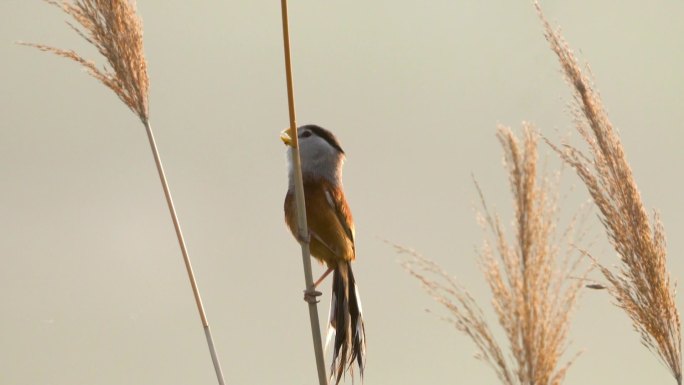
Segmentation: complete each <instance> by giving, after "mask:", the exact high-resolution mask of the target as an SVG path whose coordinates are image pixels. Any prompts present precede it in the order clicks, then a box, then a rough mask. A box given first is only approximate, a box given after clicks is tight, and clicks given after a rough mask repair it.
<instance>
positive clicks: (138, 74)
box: [22, 0, 225, 385]
mask: <svg viewBox="0 0 684 385" xmlns="http://www.w3.org/2000/svg"><path fill="white" fill-rule="evenodd" d="M45 1H46V2H47V3H50V4H52V5H54V6H56V7H59V8H60V9H62V10H63V11H64V12H65V13H66V14H68V15H70V16H71V17H72V18H73V19H74V20H75V21H76V23H78V24H79V25H80V27H81V28H82V29H79V28H78V27H76V26H75V25H74V24H71V23H69V22H67V24H69V26H70V27H71V28H72V29H73V30H74V31H76V32H77V33H78V34H79V35H80V36H81V37H83V38H84V39H85V40H86V41H88V42H89V43H90V44H92V45H93V46H95V47H96V48H97V49H98V51H99V52H100V53H101V54H102V56H104V57H105V58H106V59H107V62H108V63H109V67H107V66H103V68H102V69H99V68H98V67H97V66H96V65H95V64H94V63H93V62H91V61H89V60H86V59H84V58H83V57H81V56H80V55H78V54H77V53H76V52H74V51H71V50H64V49H59V48H54V47H51V46H47V45H42V44H27V43H22V44H24V45H28V46H32V47H36V48H38V49H40V50H42V51H46V52H52V53H54V54H56V55H59V56H62V57H66V58H68V59H71V60H73V61H75V62H77V63H79V64H81V65H82V66H83V67H85V68H86V70H87V71H88V72H89V73H90V74H91V75H92V76H93V77H95V78H96V79H97V80H99V81H100V82H102V84H104V85H106V86H107V87H109V88H110V89H111V90H112V91H114V92H115V93H116V94H117V96H119V98H120V99H121V100H122V101H123V102H124V103H125V104H126V105H127V106H128V107H129V108H130V109H131V110H132V111H133V112H135V113H136V114H137V115H138V117H139V118H140V120H141V121H142V123H143V125H144V126H145V130H146V132H147V138H148V141H149V143H150V149H151V150H152V155H153V156H154V161H155V164H156V166H157V172H158V174H159V179H160V182H161V184H162V189H163V190H164V196H165V198H166V203H167V206H168V208H169V213H170V214H171V220H172V222H173V226H174V229H175V231H176V238H177V240H178V245H179V247H180V250H181V253H182V255H183V262H184V263H185V268H186V271H187V274H188V278H189V280H190V285H191V287H192V291H193V295H194V297H195V303H196V305H197V311H198V312H199V316H200V319H201V321H202V326H203V328H204V334H205V337H206V340H207V345H208V348H209V352H210V354H211V359H212V363H213V365H214V370H215V372H216V378H217V380H218V383H219V384H220V385H223V384H224V383H225V382H224V379H223V373H222V370H221V365H220V363H219V360H218V355H217V353H216V349H215V347H214V340H213V337H212V335H211V329H210V328H209V321H208V320H207V316H206V313H205V312H204V306H203V305H202V299H201V297H200V293H199V288H198V287H197V282H196V280H195V274H194V272H193V269H192V265H191V263H190V256H189V254H188V250H187V247H186V245H185V240H184V238H183V233H182V231H181V226H180V221H179V220H178V215H177V214H176V208H175V206H174V204H173V199H172V198H171V190H170V188H169V185H168V182H167V179H166V175H165V173H164V167H163V166H162V162H161V157H160V156H159V150H158V148H157V144H156V142H155V139H154V134H153V132H152V126H151V124H150V119H149V113H148V112H149V110H148V102H147V98H148V89H149V79H148V76H147V61H146V60H145V53H144V51H143V31H142V22H141V21H140V18H139V17H138V15H137V14H136V10H135V2H134V1H129V0H72V1H67V0H61V1H57V0H45Z"/></svg>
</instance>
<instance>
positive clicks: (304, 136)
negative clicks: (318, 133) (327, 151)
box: [302, 131, 311, 138]
mask: <svg viewBox="0 0 684 385" xmlns="http://www.w3.org/2000/svg"><path fill="white" fill-rule="evenodd" d="M310 136H311V131H304V132H302V138H308V137H310Z"/></svg>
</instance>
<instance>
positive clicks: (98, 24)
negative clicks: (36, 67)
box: [22, 0, 149, 122]
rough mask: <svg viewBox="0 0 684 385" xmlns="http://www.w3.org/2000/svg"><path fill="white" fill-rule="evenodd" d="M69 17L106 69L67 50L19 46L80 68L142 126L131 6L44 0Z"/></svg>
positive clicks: (112, 0) (138, 31)
mask: <svg viewBox="0 0 684 385" xmlns="http://www.w3.org/2000/svg"><path fill="white" fill-rule="evenodd" d="M45 2H47V3H50V4H52V5H54V6H57V7H59V8H61V9H62V10H63V11H64V12H65V13H66V14H68V15H70V16H71V17H72V18H73V19H74V20H75V21H76V22H77V23H78V24H79V25H80V26H81V27H82V29H83V30H81V29H79V28H78V27H76V26H75V25H74V24H72V23H69V22H67V24H69V26H70V27H71V28H72V29H73V30H74V31H76V32H77V33H78V34H79V35H80V36H81V37H82V38H84V39H85V40H86V41H88V42H89V43H90V44H92V45H93V46H95V48H97V50H98V51H100V53H101V54H102V56H104V57H105V58H106V59H107V62H108V63H109V67H107V66H103V68H102V69H99V68H98V67H97V66H96V65H95V63H93V62H92V61H89V60H86V59H84V58H83V57H81V56H80V55H79V54H77V53H76V52H74V51H71V50H65V49H60V48H55V47H51V46H47V45H43V44H31V43H22V44H25V45H28V46H32V47H36V48H38V49H40V50H42V51H47V52H52V53H54V54H56V55H59V56H62V57H65V58H68V59H71V60H73V61H75V62H77V63H79V64H81V65H82V66H83V67H84V68H85V69H86V70H87V71H88V73H90V74H91V75H92V76H93V77H95V78H96V79H97V80H99V81H100V82H102V84H104V85H106V86H107V87H109V88H110V89H111V90H112V91H114V92H115V93H116V94H117V96H119V98H120V99H121V100H122V101H123V102H124V103H125V104H126V105H127V106H128V107H129V108H130V109H131V110H133V112H135V113H136V114H137V115H138V116H139V117H140V120H142V121H143V122H146V121H147V120H148V119H149V116H148V104H147V94H148V88H149V80H148V78H147V61H146V60H145V54H144V51H143V31H142V22H141V21H140V18H139V17H138V15H137V14H136V12H135V5H134V3H130V2H129V1H127V0H75V1H66V0H64V1H55V0H45Z"/></svg>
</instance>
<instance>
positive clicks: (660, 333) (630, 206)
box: [535, 3, 682, 384]
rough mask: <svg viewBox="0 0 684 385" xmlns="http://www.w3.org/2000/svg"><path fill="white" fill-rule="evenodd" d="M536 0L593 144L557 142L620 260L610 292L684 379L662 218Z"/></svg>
mask: <svg viewBox="0 0 684 385" xmlns="http://www.w3.org/2000/svg"><path fill="white" fill-rule="evenodd" d="M535 5H536V7H537V11H538V13H539V16H540V18H541V20H542V23H543V24H544V28H545V35H546V39H547V40H548V41H549V43H550V44H551V49H553V51H554V52H555V53H556V55H557V56H558V59H559V61H560V64H561V67H562V69H563V73H564V75H565V78H566V80H567V81H568V82H569V83H570V84H571V85H572V88H573V91H574V96H575V101H576V106H575V109H574V111H573V112H574V115H575V116H574V117H575V122H576V128H577V131H578V132H579V133H580V135H581V136H582V138H584V140H585V141H586V142H587V144H588V147H589V151H590V154H589V155H585V154H583V153H582V152H581V151H580V150H578V149H577V148H575V147H572V146H570V145H564V146H563V147H562V148H559V147H556V146H553V145H552V147H553V148H554V149H555V150H556V151H557V152H558V154H560V156H561V157H562V159H563V160H564V161H565V162H567V163H568V164H569V165H571V166H572V167H573V168H574V169H575V171H576V172H577V174H578V175H579V177H580V178H581V179H582V181H583V182H584V184H585V185H586V187H587V189H588V190H589V193H590V195H591V197H592V198H593V200H594V202H595V204H596V206H597V207H598V208H599V211H600V219H601V222H602V223H603V226H604V227H605V229H606V232H607V233H608V238H609V240H610V242H611V243H612V245H613V247H614V248H615V251H616V252H617V254H618V256H619V258H620V265H619V267H617V268H616V269H617V270H616V271H612V270H611V269H609V268H607V267H606V266H605V265H601V264H598V263H597V265H598V266H599V268H600V270H601V272H602V273H603V275H604V276H605V278H606V280H607V281H608V283H609V285H608V291H609V292H610V294H611V295H612V296H613V297H614V298H615V300H616V302H617V305H618V306H619V307H621V308H622V309H623V310H624V311H625V312H626V313H627V315H629V317H630V318H631V320H632V324H633V326H634V328H635V329H636V330H637V331H638V332H639V334H640V335H641V340H642V342H643V344H644V345H645V346H646V347H647V348H648V349H650V350H651V351H652V352H653V353H655V354H656V355H657V356H658V357H659V358H660V359H662V361H663V362H664V363H665V364H666V365H667V366H668V367H669V369H670V371H671V372H672V375H673V376H674V377H675V379H676V380H677V383H679V384H681V383H682V370H681V335H680V321H679V313H678V311H677V308H676V306H675V291H674V288H673V287H672V285H671V283H670V274H669V272H668V270H667V266H666V257H667V254H666V246H665V234H664V231H663V226H662V223H661V222H660V219H659V217H658V215H657V214H656V215H654V218H653V226H651V223H650V221H649V217H648V213H647V211H646V208H645V207H644V204H643V202H642V200H641V196H640V194H639V189H638V188H637V184H636V182H635V180H634V176H633V175H632V170H631V169H630V166H629V163H627V158H626V156H625V152H624V149H623V147H622V144H621V143H620V138H619V137H618V134H617V132H616V130H615V129H614V128H613V125H612V123H611V122H610V120H609V119H608V115H607V114H606V111H605V109H604V108H603V104H602V102H601V98H600V97H599V94H598V93H597V92H596V91H594V89H593V88H592V84H591V83H590V81H589V79H588V78H587V77H586V76H585V75H584V74H583V73H582V70H581V68H580V66H579V64H578V62H577V59H576V58H575V56H574V54H573V53H572V51H571V50H570V48H569V46H568V44H567V43H566V42H565V40H564V39H563V37H562V36H561V35H560V33H559V32H558V31H555V30H553V29H552V28H551V25H550V24H549V22H548V21H547V20H546V18H545V17H544V14H543V13H542V10H541V7H540V6H539V4H538V3H535Z"/></svg>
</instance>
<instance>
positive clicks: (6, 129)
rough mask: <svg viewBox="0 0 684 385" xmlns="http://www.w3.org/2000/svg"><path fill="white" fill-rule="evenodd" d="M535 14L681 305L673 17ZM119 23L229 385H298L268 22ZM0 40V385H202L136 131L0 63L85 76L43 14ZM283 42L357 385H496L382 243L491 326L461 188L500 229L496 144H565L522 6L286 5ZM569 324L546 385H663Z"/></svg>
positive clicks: (296, 270) (555, 76) (37, 7)
mask: <svg viewBox="0 0 684 385" xmlns="http://www.w3.org/2000/svg"><path fill="white" fill-rule="evenodd" d="M542 6H543V7H544V9H545V11H546V13H547V16H548V18H549V19H550V20H551V22H552V23H554V24H557V25H560V26H562V28H563V33H564V36H565V38H566V39H567V40H568V41H569V43H570V44H571V46H572V47H573V48H574V50H575V52H577V53H579V55H580V57H581V59H582V60H585V61H588V62H589V63H590V65H591V68H592V71H593V74H594V76H595V81H596V84H597V85H598V88H599V90H600V91H601V95H602V96H603V99H604V102H605V105H606V107H607V110H608V112H609V114H610V117H611V119H612V121H613V123H614V124H615V126H616V127H618V128H619V130H620V133H621V137H622V140H623V143H624V145H625V148H626V151H627V156H628V159H629V161H630V163H631V165H632V168H633V171H634V174H635V176H636V179H637V183H638V184H639V187H640V189H641V193H642V196H643V199H644V201H645V202H646V205H647V207H648V208H649V209H657V210H658V211H659V212H660V214H661V215H662V220H663V223H664V225H665V230H666V234H667V235H668V250H669V258H670V259H669V266H670V269H671V273H672V278H673V280H679V279H680V278H681V277H682V275H683V274H684V263H683V262H682V260H681V255H682V254H684V241H683V240H682V237H681V236H679V235H681V234H682V233H684V215H683V214H684V203H682V199H681V195H682V194H681V193H680V192H679V191H681V190H682V187H683V186H684V185H683V184H682V180H681V179H682V177H681V175H682V172H681V170H680V168H681V165H682V164H684V151H682V150H681V143H682V141H683V139H684V134H683V133H682V132H684V131H683V130H682V122H684V109H683V108H682V96H683V95H682V90H683V89H684V75H683V72H682V68H684V43H683V41H682V36H684V23H682V22H681V20H682V17H683V15H684V3H682V2H679V1H661V0H655V1H651V2H644V1H632V0H628V1H625V0H622V1H617V0H612V1H608V0H575V1H544V2H542ZM138 10H139V13H140V15H141V16H142V18H143V22H144V27H145V36H144V38H145V52H146V55H147V58H148V62H149V74H150V82H151V88H150V89H151V93H150V113H151V120H152V124H153V126H154V128H155V130H156V136H157V141H158V144H159V146H160V151H161V156H162V159H163V161H164V165H165V167H166V171H167V174H168V177H169V183H170V186H171V189H172V192H173V194H174V200H175V202H176V205H177V208H178V211H179V216H180V220H181V223H182V226H183V230H184V233H185V236H186V241H187V244H188V248H189V250H190V254H191V257H192V260H193V264H194V268H195V272H196V274H197V279H198V283H199V287H200V290H201V293H202V296H203V300H204V304H205V307H206V311H207V315H208V318H209V322H210V323H211V327H212V330H213V333H214V338H215V340H216V341H215V342H216V348H217V350H218V353H219V356H220V359H221V362H222V366H223V369H224V373H225V377H226V380H227V383H229V384H276V383H278V384H314V383H316V372H315V367H314V357H313V350H312V346H311V338H310V332H309V324H308V313H307V309H306V304H305V303H304V302H303V301H302V299H301V297H302V296H301V292H302V289H303V288H304V279H303V272H302V267H301V259H300V255H299V253H300V251H299V246H298V245H297V243H296V242H295V241H294V240H293V239H292V238H291V236H290V234H289V232H288V231H287V228H286V226H285V224H284V221H283V213H282V203H283V197H284V194H285V190H286V188H287V187H286V186H287V181H286V179H287V173H286V161H285V147H284V146H283V144H282V143H281V142H280V140H279V139H278V134H279V132H280V131H281V130H282V129H283V128H285V127H286V126H287V125H288V116H287V100H286V91H285V80H284V64H283V53H282V36H281V24H280V6H279V2H277V1H254V0H252V1H242V2H237V1H202V2H190V1H180V0H165V1H159V0H157V1H144V0H140V1H138ZM0 15H2V22H0V57H1V58H2V65H1V66H2V67H1V68H2V71H0V85H1V87H2V92H0V181H2V182H1V183H2V188H1V189H0V233H1V234H3V236H2V258H3V259H2V262H3V263H2V265H3V266H2V268H0V282H1V284H0V289H1V290H0V306H1V308H2V316H1V317H0V384H2V385H77V384H101V385H115V384H116V385H120V384H141V385H142V384H145V385H151V384H168V385H176V384H177V385H185V384H215V383H216V379H215V376H214V372H213V368H212V366H211V361H210V358H209V353H208V351H207V347H206V343H205V340H204V335H203V332H202V328H201V323H200V320H199V317H198V315H197V312H196V309H195V304H194V302H193V298H192V293H191V290H190V285H189V283H188V279H187V276H186V274H185V270H184V267H183V263H182V259H181V254H180V251H179V249H178V246H177V243H176V240H175V235H174V231H173V227H172V224H171V221H170V218H169V215H168V212H167V209H166V206H165V201H164V198H163V194H162V190H161V186H160V183H159V180H158V178H157V175H156V170H155V167H154V163H153V159H152V155H151V153H150V150H149V147H148V144H147V139H146V137H145V133H144V129H143V127H142V126H141V125H140V123H139V121H138V119H137V117H136V116H135V115H134V114H133V113H131V112H130V111H128V109H127V108H126V107H125V106H124V105H123V104H122V103H121V102H120V101H119V100H118V99H117V98H116V96H114V94H113V93H112V92H111V91H110V90H108V89H106V88H105V87H104V86H102V85H100V84H99V83H97V82H96V81H95V80H94V79H92V78H91V77H89V76H88V75H86V74H85V73H84V71H82V70H81V69H80V68H78V67H77V66H76V65H75V64H73V63H71V62H68V61H67V60H64V59H61V58H57V57H53V56H50V55H47V54H44V53H40V52H38V51H37V50H34V49H31V48H26V47H21V46H17V45H15V44H14V42H15V41H18V40H23V41H29V42H39V43H45V44H50V45H54V46H58V47H61V48H73V49H76V50H78V51H79V52H80V53H81V54H83V55H84V56H86V57H89V58H93V59H96V60H97V61H98V62H101V58H100V57H98V56H97V55H96V52H94V50H93V49H92V48H90V47H87V46H86V45H85V43H84V42H83V41H82V40H81V39H80V38H79V37H78V36H77V35H76V34H75V33H74V32H73V31H71V30H70V29H69V28H68V26H66V25H65V24H64V23H63V21H64V20H65V16H64V15H63V14H61V13H60V12H59V11H58V10H57V9H56V8H54V7H50V6H48V5H47V4H45V3H43V2H40V1H25V0H0ZM290 17H291V20H290V21H291V29H292V45H293V64H294V68H295V87H296V96H297V114H298V122H299V123H300V124H305V123H316V124H320V125H322V126H324V127H326V128H328V129H330V130H332V131H333V132H335V133H336V135H337V136H338V138H339V140H340V142H341V144H342V146H343V148H344V149H345V151H346V153H347V156H348V159H347V163H346V168H345V175H344V183H345V190H346V193H347V198H348V200H349V203H350V205H351V208H352V211H353V214H354V218H355V222H356V232H357V246H356V247H357V261H356V262H355V263H354V265H353V267H354V271H355V275H356V277H357V280H358V285H359V289H360V292H361V297H362V300H363V308H364V312H365V318H366V332H367V338H368V361H367V369H366V381H365V383H366V384H369V385H374V384H393V385H414V384H435V385H439V384H494V383H497V380H496V378H495V375H494V372H492V371H491V370H490V369H489V368H488V367H487V366H486V365H484V364H483V363H481V362H479V361H477V360H475V359H474V358H473V354H474V353H475V347H474V345H473V344H472V343H471V342H470V340H468V339H467V338H466V337H465V336H462V335H460V334H458V333H457V332H456V331H455V330H454V329H453V328H452V327H451V326H450V325H449V324H447V323H445V322H443V321H440V320H439V319H438V317H437V316H436V315H434V314H428V313H426V312H425V311H424V309H426V308H429V309H432V310H434V311H436V312H437V313H438V314H439V313H443V312H442V310H441V309H440V308H439V307H438V305H437V304H436V303H435V302H434V301H433V300H432V299H431V298H429V297H428V296H427V295H426V294H425V293H424V291H423V290H422V289H421V288H420V286H419V284H418V283H417V282H416V280H415V279H413V278H412V277H410V276H409V275H408V274H407V273H406V272H404V271H403V269H402V268H401V267H400V265H399V264H398V262H397V260H398V256H397V255H396V254H395V253H394V251H393V250H392V248H391V247H389V246H388V245H387V244H385V243H384V242H383V240H384V239H386V240H389V241H392V242H396V243H400V244H403V245H405V246H407V247H412V248H414V249H416V250H418V251H420V252H421V253H422V254H424V255H425V256H428V257H430V258H432V259H434V260H435V261H437V262H438V263H439V264H441V265H442V266H443V267H444V268H445V269H446V270H448V271H450V272H451V273H453V274H454V275H455V276H456V277H457V279H458V280H459V281H460V282H462V283H463V285H465V286H466V287H468V288H469V289H470V291H471V292H472V294H473V296H474V297H475V298H476V299H478V300H479V301H480V303H481V304H482V305H483V307H485V308H486V309H487V314H488V315H491V312H490V311H489V307H488V306H489V298H490V297H489V292H488V289H487V287H486V285H485V283H484V282H483V278H482V275H481V274H480V272H479V270H478V267H477V264H476V259H475V258H476V254H475V249H476V248H477V247H478V246H480V245H481V239H482V233H481V231H480V229H479V227H478V225H477V223H476V221H475V217H474V213H473V209H472V208H473V204H474V203H473V202H475V201H476V198H477V195H476V192H475V188H474V187H473V183H472V181H471V174H474V175H475V176H476V177H477V179H478V181H479V182H480V184H481V186H482V188H483V190H484V193H485V194H486V196H487V197H488V200H489V202H490V205H491V206H492V207H496V208H497V209H498V211H500V212H501V213H502V215H503V216H504V217H505V218H507V219H506V220H507V221H508V219H509V218H510V214H511V212H510V210H511V205H510V199H509V195H508V194H509V190H508V186H507V184H506V183H507V182H506V179H505V174H504V172H503V169H502V167H501V157H502V153H501V149H500V147H499V144H498V142H497V141H496V139H495V136H494V134H495V129H496V125H497V124H498V123H501V124H505V125H510V126H513V127H514V128H515V129H516V130H518V129H519V127H520V123H521V122H522V121H523V120H526V121H530V122H532V123H534V124H535V125H536V126H537V127H538V128H539V129H540V131H541V132H542V133H543V134H544V135H546V136H547V137H549V138H550V139H552V140H554V141H558V140H560V138H561V137H562V136H564V135H565V134H566V133H567V132H569V131H570V130H571V129H572V120H571V118H570V115H569V113H568V108H567V105H568V103H569V102H570V99H571V95H570V93H569V90H568V87H567V86H566V85H565V84H564V82H563V79H562V77H561V75H560V72H559V65H558V63H557V61H556V58H555V56H554V54H553V53H552V52H551V50H550V49H549V48H548V45H547V43H546V41H545V40H544V37H543V33H542V27H541V24H540V22H539V21H538V19H537V16H536V14H535V11H534V8H533V7H532V4H531V2H530V1H510V0H466V1H440V0H438V1H431V2H409V1H372V2H369V1H344V2H328V1H291V4H290ZM517 132H519V131H517ZM571 141H572V142H573V143H579V141H578V138H577V137H573V138H571ZM541 152H542V153H543V154H549V151H548V148H547V147H546V146H542V148H541ZM549 159H550V160H549V167H550V168H554V167H557V166H558V162H557V159H556V157H555V155H553V154H549ZM571 185H576V186H575V188H574V190H572V191H570V190H568V189H567V187H569V186H571ZM561 194H562V195H564V196H567V198H566V200H565V201H564V206H563V209H564V213H565V214H566V215H570V214H569V213H571V212H573V211H574V210H575V209H576V207H577V205H578V204H579V203H581V202H583V201H584V200H586V199H587V198H588V195H587V193H586V191H585V189H584V187H583V186H581V185H580V184H579V181H578V180H577V178H576V177H575V176H574V175H573V174H572V173H570V172H567V173H566V174H565V179H564V190H563V191H561ZM587 225H588V230H587V231H588V238H590V239H595V240H596V242H595V244H594V245H593V246H592V247H591V250H592V253H594V255H596V256H597V257H598V258H599V259H600V260H601V261H602V262H604V263H606V264H609V265H610V264H613V263H614V262H616V257H615V254H614V252H613V251H612V249H611V248H610V247H608V246H607V245H606V243H605V241H604V239H605V237H604V233H603V229H602V228H601V226H600V224H599V223H598V221H597V220H596V219H595V218H594V217H593V216H591V217H590V220H589V221H588V223H587ZM313 266H314V274H315V275H318V274H320V273H321V272H322V271H323V270H324V268H323V267H322V266H319V265H318V264H316V263H314V265H313ZM329 290H330V282H327V283H326V284H324V285H323V288H322V291H323V292H324V296H323V297H322V298H323V300H322V303H321V305H320V306H319V313H320V314H321V322H322V324H323V322H324V321H325V316H326V314H327V311H328V304H329ZM678 304H679V308H680V309H682V308H683V307H682V301H681V300H679V301H678ZM578 306H579V307H578V310H577V312H576V313H575V317H574V319H573V323H572V325H573V326H572V330H571V335H570V338H571V340H572V341H571V345H570V347H569V350H568V352H569V353H574V352H577V351H583V354H582V355H581V356H580V357H579V359H578V360H577V361H576V363H575V365H574V366H573V367H572V368H571V369H570V371H569V372H568V376H567V380H566V382H565V383H566V384H582V385H584V384H602V385H613V384H616V385H617V384H620V385H637V384H638V385H642V384H669V383H674V381H673V380H672V379H671V378H670V376H669V373H668V371H667V369H666V368H665V367H664V366H663V365H661V364H660V363H659V362H658V361H657V359H656V358H655V356H653V355H652V354H651V353H649V352H648V351H647V350H646V349H645V348H644V347H643V346H641V344H640V342H639V338H638V335H637V334H636V333H634V332H633V331H632V328H631V325H630V323H629V321H628V319H627V317H626V316H625V315H624V314H623V313H622V312H621V311H620V310H618V309H617V308H615V307H614V306H612V304H611V301H610V299H609V298H608V297H607V294H606V293H604V292H594V291H589V292H586V293H585V294H584V295H583V297H582V298H581V300H580V302H579V305H578ZM490 320H491V321H492V322H494V321H495V320H494V318H490ZM326 360H329V357H328V358H326ZM348 383H351V381H348Z"/></svg>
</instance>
